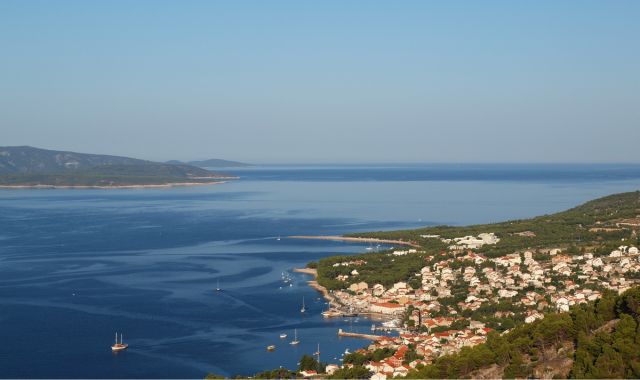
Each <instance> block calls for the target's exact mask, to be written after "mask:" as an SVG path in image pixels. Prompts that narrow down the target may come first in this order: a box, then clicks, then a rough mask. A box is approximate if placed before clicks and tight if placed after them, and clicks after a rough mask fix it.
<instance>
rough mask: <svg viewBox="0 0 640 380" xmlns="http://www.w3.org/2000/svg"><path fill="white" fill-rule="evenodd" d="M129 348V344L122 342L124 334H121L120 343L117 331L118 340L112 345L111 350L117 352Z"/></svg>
mask: <svg viewBox="0 0 640 380" xmlns="http://www.w3.org/2000/svg"><path fill="white" fill-rule="evenodd" d="M127 348H129V345H128V344H125V343H122V334H120V343H118V333H116V342H115V344H114V345H113V346H111V351H114V352H117V351H122V350H126V349H127Z"/></svg>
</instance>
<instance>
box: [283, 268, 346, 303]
mask: <svg viewBox="0 0 640 380" xmlns="http://www.w3.org/2000/svg"><path fill="white" fill-rule="evenodd" d="M293 271H294V272H297V273H304V274H308V275H311V276H313V280H309V281H307V285H309V286H310V287H312V288H313V289H315V290H317V291H318V292H320V293H322V296H323V297H324V299H325V300H327V301H328V302H329V306H331V307H337V308H339V307H342V306H344V305H342V304H341V303H340V302H338V300H337V299H336V298H335V297H334V296H333V295H332V294H331V293H330V292H329V290H328V289H327V288H325V287H324V286H322V285H320V284H319V283H318V270H317V269H313V268H293Z"/></svg>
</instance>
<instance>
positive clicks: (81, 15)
mask: <svg viewBox="0 0 640 380" xmlns="http://www.w3.org/2000/svg"><path fill="white" fill-rule="evenodd" d="M639 19H640V2H639V1H588V0H587V1H557V0H554V1H535V2H534V1H385V2H383V1H349V0H345V1H299V0H296V1H275V0H274V1H243V0H234V1H209V0H207V1H178V0H175V1H162V0H153V1H115V0H109V1H84V0H83V1H48V0H45V1H30V0H18V1H10V0H2V1H0V145H2V146H8V145H31V146H36V147H41V148H47V149H59V150H70V151H78V152H85V153H104V154H116V155H126V156H132V157H137V158H145V159H152V160H169V159H181V160H191V159H206V158H224V159H230V160H240V161H246V162H252V163H371V162H389V163H400V162H506V163H517V162H636V163H637V162H640V150H639V149H638V142H639V141H640V104H639V103H640V70H639V68H640V22H638V20H639Z"/></svg>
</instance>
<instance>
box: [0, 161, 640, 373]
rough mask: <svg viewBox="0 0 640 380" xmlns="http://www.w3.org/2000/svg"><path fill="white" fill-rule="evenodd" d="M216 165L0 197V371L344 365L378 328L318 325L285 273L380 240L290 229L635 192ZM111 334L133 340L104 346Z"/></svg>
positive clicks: (430, 170) (588, 177) (552, 169)
mask: <svg viewBox="0 0 640 380" xmlns="http://www.w3.org/2000/svg"><path fill="white" fill-rule="evenodd" d="M224 171H225V172H227V173H230V174H234V175H237V176H239V179H237V180H232V181H228V182H227V183H224V184H218V185H211V186H194V187H174V188H162V189H157V188H156V189H110V190H104V189H102V190H98V189H95V190H90V189H49V190H0V341H1V342H2V343H1V344H0V377H2V378H203V377H204V376H205V375H206V374H207V373H210V372H211V373H216V374H220V375H227V376H234V375H243V376H250V375H252V374H254V373H256V372H258V371H261V370H265V369H274V368H278V367H280V366H283V367H287V368H290V369H293V368H295V367H296V363H297V362H298V361H299V359H300V357H301V356H302V355H304V354H308V355H312V354H313V353H314V352H316V351H317V349H318V346H319V348H320V355H321V360H322V361H326V362H330V363H337V364H339V363H340V358H341V356H342V355H344V352H345V350H347V349H349V350H350V351H353V350H355V349H357V348H359V347H363V346H366V345H367V344H368V342H367V341H366V340H362V339H356V338H339V337H338V335H337V331H338V329H343V330H345V331H354V332H368V331H370V328H371V325H372V323H375V321H371V320H368V319H366V318H359V319H356V318H349V319H341V318H339V319H330V320H327V319H324V318H323V317H322V316H321V315H320V313H321V312H322V311H323V310H325V309H326V307H327V305H326V304H325V301H324V300H323V299H322V298H320V295H319V293H318V292H316V291H315V290H313V289H311V288H310V287H309V286H308V285H307V281H308V280H310V277H309V276H308V275H306V274H301V273H296V272H293V271H292V270H293V269H294V268H298V267H303V266H304V265H305V264H306V263H307V262H310V261H316V260H318V259H321V258H323V257H327V256H332V255H338V254H354V253H365V252H372V251H375V250H376V249H378V248H377V247H370V246H369V245H367V244H354V243H344V242H332V241H321V240H299V239H290V238H288V236H291V235H336V234H345V233H351V232H359V231H378V230H392V229H405V228H414V227H420V226H429V225H441V224H450V225H465V224H473V223H490V222H498V221H504V220H508V219H520V218H528V217H532V216H537V215H541V214H546V213H553V212H557V211H561V210H565V209H568V208H571V207H574V206H576V205H579V204H581V203H583V202H585V201H588V200H591V199H594V198H597V197H601V196H604V195H608V194H613V193H618V192H625V191H635V190H639V189H640V165H614V164H607V165H587V164H584V165H551V164H549V165H540V164H527V165H524V164H513V165H497V164H495V165H493V164H482V165H471V164H438V165H435V164H430V165H418V164H415V165H396V164H393V165H392V164H378V165H293V166H282V165H280V166H277V165H276V166H257V167H248V168H229V169H225V170H224ZM367 248H373V249H367ZM385 248H389V247H385ZM283 274H284V276H285V277H290V278H291V281H290V282H289V283H285V282H284V281H283V280H282V276H283ZM218 286H219V287H220V291H217V290H216V288H217V287H218ZM303 299H304V302H305V306H306V308H307V312H306V313H301V312H300V308H301V306H302V302H303ZM296 331H297V336H298V339H299V340H300V344H299V345H298V346H293V345H290V344H289V341H290V340H291V339H292V337H293V335H294V332H296ZM116 332H118V333H122V334H123V337H124V341H125V343H128V344H129V349H128V350H126V351H124V352H119V353H116V354H114V353H112V351H111V348H110V346H111V344H112V343H113V341H114V335H115V333H116ZM282 333H285V334H287V335H288V336H287V338H286V339H280V338H279V335H280V334H282ZM268 345H275V346H276V349H275V350H274V351H273V352H268V351H267V350H266V347H267V346H268Z"/></svg>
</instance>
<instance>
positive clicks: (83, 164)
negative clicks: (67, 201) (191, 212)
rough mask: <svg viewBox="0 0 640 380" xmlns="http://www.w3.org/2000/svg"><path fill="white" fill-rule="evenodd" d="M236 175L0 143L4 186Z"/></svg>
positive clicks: (137, 183) (179, 181)
mask: <svg viewBox="0 0 640 380" xmlns="http://www.w3.org/2000/svg"><path fill="white" fill-rule="evenodd" d="M232 178H235V177H233V176H230V175H227V174H222V173H216V172H211V171H209V170H206V169H203V168H200V167H197V166H193V165H189V164H183V163H176V164H169V163H161V162H154V161H147V160H140V159H136V158H130V157H121V156H111V155H99V154H87V153H76V152H66V151H57V150H47V149H39V148H33V147H29V146H15V147H0V188H15V189H19V188H132V187H168V186H186V185H209V184H216V183H221V182H223V181H224V180H227V179H232Z"/></svg>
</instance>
